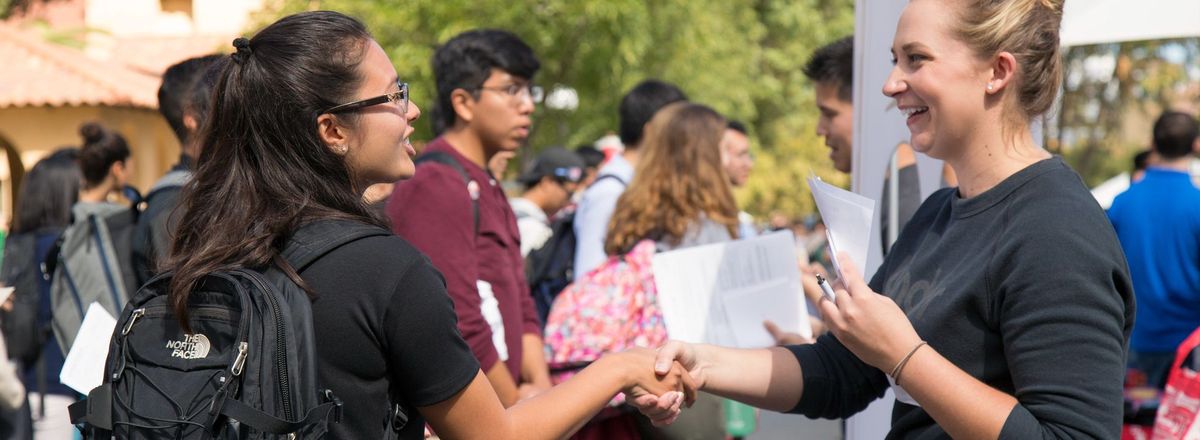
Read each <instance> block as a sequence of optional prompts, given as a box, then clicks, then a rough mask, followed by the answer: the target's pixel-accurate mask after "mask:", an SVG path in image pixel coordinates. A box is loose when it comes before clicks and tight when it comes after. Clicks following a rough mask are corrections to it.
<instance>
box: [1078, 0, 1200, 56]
mask: <svg viewBox="0 0 1200 440" xmlns="http://www.w3.org/2000/svg"><path fill="white" fill-rule="evenodd" d="M1065 6H1066V9H1065V10H1064V11H1063V21H1062V32H1061V33H1060V34H1059V41H1060V42H1061V43H1062V45H1063V46H1084V45H1088V44H1099V43H1115V42H1121V41H1141V40H1162V39H1168V38H1185V37H1200V1H1197V0H1140V1H1133V0H1072V1H1068V2H1066V4H1065Z"/></svg>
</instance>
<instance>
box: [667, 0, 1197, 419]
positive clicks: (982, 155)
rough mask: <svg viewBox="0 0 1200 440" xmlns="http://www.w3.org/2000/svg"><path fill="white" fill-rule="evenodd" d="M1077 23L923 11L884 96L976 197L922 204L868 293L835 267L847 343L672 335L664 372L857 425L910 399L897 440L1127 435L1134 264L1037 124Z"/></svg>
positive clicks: (836, 325)
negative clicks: (689, 339) (880, 406)
mask: <svg viewBox="0 0 1200 440" xmlns="http://www.w3.org/2000/svg"><path fill="white" fill-rule="evenodd" d="M1062 14H1063V2H1062V1H1061V0H1012V1H991V0H912V1H910V2H908V3H907V5H906V6H905V8H904V12H903V13H902V14H901V16H900V20H899V23H898V25H897V27H896V35H895V39H894V40H893V43H892V46H891V49H892V56H893V57H894V59H895V61H896V64H895V67H894V68H893V69H892V71H891V73H890V75H889V76H888V78H887V81H886V82H885V83H884V84H883V92H884V93H885V94H886V95H887V96H888V97H890V98H893V99H895V100H896V104H897V106H898V108H899V110H900V112H901V113H903V114H904V115H906V116H907V118H906V122H907V125H908V128H909V130H910V131H911V134H912V136H911V141H912V146H913V149H914V150H916V151H918V152H922V153H924V154H927V155H929V156H931V157H934V158H937V159H941V160H944V161H946V162H947V163H949V164H950V166H952V167H953V168H954V171H955V174H956V175H957V176H958V177H959V182H958V183H959V186H958V187H957V188H945V189H942V190H939V191H937V192H935V193H934V194H933V195H931V196H930V197H929V198H928V199H927V200H926V201H925V202H924V204H923V205H922V206H921V208H920V209H919V210H917V213H916V214H914V216H913V218H912V220H911V221H910V222H909V225H908V226H907V227H906V228H905V229H904V232H903V233H902V234H901V235H900V238H899V240H898V241H897V242H896V245H895V247H893V249H892V252H890V253H889V254H888V255H887V256H886V257H884V261H883V265H882V266H881V267H880V268H879V271H878V272H876V274H875V276H873V277H872V278H871V281H870V282H869V283H868V282H867V281H866V280H865V279H864V278H863V275H862V274H861V272H859V269H858V268H857V267H855V265H854V262H853V261H852V260H851V259H850V258H849V257H848V256H847V255H846V254H845V253H842V254H841V255H838V256H837V258H838V261H839V262H840V266H841V269H842V275H843V278H842V280H841V281H842V283H843V285H844V288H837V289H836V296H837V298H836V301H830V300H822V301H821V303H820V307H821V312H822V315H823V317H824V318H825V322H826V324H827V325H828V326H829V327H830V334H826V335H825V336H822V337H820V338H818V339H817V341H816V342H815V343H813V344H807V345H799V346H788V347H776V348H770V349H757V350H738V349H730V348H723V347H716V346H711V345H702V344H688V343H680V342H672V343H668V344H666V345H665V346H664V347H661V348H660V349H659V359H660V361H662V362H663V364H662V366H663V367H667V366H669V365H671V362H670V361H672V360H678V361H680V362H682V363H683V364H684V365H685V366H687V367H688V368H689V372H690V373H691V374H692V376H693V377H694V378H696V379H697V381H698V382H699V383H700V384H701V389H702V390H704V391H707V392H711V393H716V394H718V395H723V396H728V397H730V398H734V399H737V400H741V401H743V402H746V403H750V404H752V405H755V406H760V407H764V408H768V409H773V410H776V411H789V412H793V413H800V414H804V415H806V416H808V417H826V418H841V417H847V416H850V415H852V414H855V413H857V412H859V411H861V410H862V409H863V408H865V407H866V406H867V405H868V404H869V403H870V402H872V401H874V400H875V399H878V398H879V397H880V396H882V395H884V392H885V391H886V390H887V389H888V388H889V387H893V388H894V389H895V391H896V395H897V399H898V400H897V402H896V404H895V408H894V410H893V411H892V421H891V432H890V433H889V434H888V438H922V439H942V438H971V439H976V438H979V439H996V438H1002V439H1035V438H1105V439H1115V438H1120V437H1121V421H1122V415H1123V408H1122V406H1123V405H1122V401H1123V400H1122V382H1123V380H1122V379H1123V378H1124V376H1125V353H1126V351H1127V350H1128V348H1129V345H1128V341H1129V339H1128V338H1129V334H1130V330H1131V329H1132V327H1133V323H1134V319H1133V313H1134V298H1133V287H1132V285H1131V284H1130V277H1129V270H1128V269H1127V267H1126V264H1125V258H1124V254H1123V253H1122V251H1121V247H1120V243H1118V241H1117V237H1116V234H1115V233H1114V232H1113V228H1112V226H1111V225H1109V224H1108V221H1107V219H1106V218H1105V215H1104V212H1103V211H1102V210H1101V209H1100V206H1099V205H1098V204H1097V203H1096V200H1095V199H1094V198H1093V197H1092V195H1091V193H1090V191H1089V190H1088V188H1087V187H1085V186H1084V185H1083V182H1082V180H1081V179H1080V178H1079V175H1078V174H1076V173H1075V172H1074V171H1072V170H1071V169H1070V168H1069V167H1068V166H1067V165H1066V163H1064V161H1063V160H1062V159H1061V158H1059V157H1054V156H1051V155H1050V154H1049V153H1048V152H1046V151H1045V150H1043V149H1042V148H1041V147H1040V146H1039V145H1038V144H1037V143H1036V142H1035V141H1034V139H1033V136H1032V134H1031V130H1030V126H1029V121H1031V120H1035V119H1036V118H1037V117H1038V116H1039V115H1041V114H1043V113H1044V112H1045V111H1047V110H1048V109H1049V108H1050V107H1051V105H1052V104H1053V102H1054V99H1055V95H1056V92H1057V90H1058V89H1059V84H1060V83H1061V81H1062V57H1061V53H1060V51H1061V49H1060V44H1059V38H1058V31H1059V29H1060V26H1061V21H1062ZM1198 206H1200V205H1198ZM983 231H986V233H981V232H983ZM876 292H881V293H882V294H879V293H876ZM663 371H666V368H664V369H663ZM643 411H644V412H646V413H647V414H650V415H651V416H653V415H654V413H655V411H654V410H647V409H645V408H643Z"/></svg>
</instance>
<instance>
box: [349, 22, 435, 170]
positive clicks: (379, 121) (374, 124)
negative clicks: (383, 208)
mask: <svg viewBox="0 0 1200 440" xmlns="http://www.w3.org/2000/svg"><path fill="white" fill-rule="evenodd" d="M358 72H359V75H361V78H362V81H361V83H360V84H359V87H358V91H357V92H356V93H355V94H354V98H353V99H352V101H357V100H361V99H368V98H373V97H376V96H379V95H383V94H387V93H392V92H395V91H397V85H396V82H397V79H398V78H397V75H396V68H395V67H393V66H392V61H391V60H390V59H388V56H387V54H386V53H384V51H383V48H382V47H379V43H376V42H375V41H373V40H372V41H370V42H369V43H368V44H367V50H366V54H365V55H364V56H363V60H362V62H361V63H359V65H358ZM400 105H401V104H400V102H390V101H389V102H384V103H382V104H376V105H372V106H369V107H364V108H362V109H359V110H357V111H356V113H357V118H356V121H355V123H354V124H353V127H351V128H349V129H348V132H349V139H348V141H347V142H346V146H347V147H348V148H347V150H346V153H345V157H346V164H347V166H349V167H350V169H351V170H352V175H354V176H355V177H357V179H358V180H359V183H360V184H361V186H360V187H361V188H366V187H367V186H370V185H372V184H376V183H390V182H395V181H397V180H400V179H404V178H407V177H412V175H413V172H414V171H415V170H416V168H415V166H414V165H413V161H412V158H413V156H416V151H415V150H414V149H413V146H412V144H411V143H410V142H409V136H412V134H413V131H415V129H414V128H413V126H412V123H413V121H415V120H417V118H419V117H420V116H421V109H420V108H418V107H417V104H416V103H414V102H409V103H408V112H407V113H402V112H401V108H400Z"/></svg>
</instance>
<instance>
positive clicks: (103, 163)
mask: <svg viewBox="0 0 1200 440" xmlns="http://www.w3.org/2000/svg"><path fill="white" fill-rule="evenodd" d="M79 134H80V135H81V136H82V137H83V148H81V149H80V150H79V168H80V170H81V171H82V172H83V188H81V189H80V191H79V202H80V203H83V204H105V203H111V202H109V197H110V196H112V195H114V194H121V192H122V191H123V190H124V189H125V185H126V184H127V183H128V182H129V176H130V175H131V174H132V173H133V167H132V165H133V164H132V160H131V159H130V157H129V156H130V151H129V144H128V143H126V142H125V137H124V136H121V135H120V134H119V133H117V132H114V131H110V130H109V129H107V128H104V126H102V125H100V124H98V123H95V122H89V123H86V124H83V125H82V126H80V127H79ZM77 206H78V205H77ZM74 216H75V218H77V219H79V218H84V217H87V215H86V213H80V212H75V213H74Z"/></svg>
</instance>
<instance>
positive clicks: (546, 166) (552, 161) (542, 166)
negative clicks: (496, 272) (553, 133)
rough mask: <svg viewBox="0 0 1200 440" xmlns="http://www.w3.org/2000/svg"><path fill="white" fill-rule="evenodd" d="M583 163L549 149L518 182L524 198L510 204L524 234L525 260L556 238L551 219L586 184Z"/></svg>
mask: <svg viewBox="0 0 1200 440" xmlns="http://www.w3.org/2000/svg"><path fill="white" fill-rule="evenodd" d="M583 167H584V163H583V159H581V158H580V157H579V156H578V155H576V154H575V153H573V152H570V151H567V150H565V149H563V148H561V147H553V148H547V149H545V150H543V151H542V152H541V153H539V154H538V156H537V158H535V159H534V160H533V164H532V165H531V166H530V167H529V169H528V170H526V171H525V173H523V174H521V177H520V178H518V179H517V180H518V181H519V182H520V183H521V185H524V186H525V192H524V193H522V194H521V197H516V198H513V199H511V200H509V204H511V205H512V210H513V213H514V214H516V216H517V230H518V231H520V234H521V256H522V257H525V256H528V255H529V252H530V251H532V250H534V249H537V248H540V247H542V245H543V244H545V243H546V240H548V239H549V238H550V236H551V235H552V234H553V232H554V231H553V230H551V229H550V219H551V218H553V217H554V215H555V214H556V213H557V212H558V211H559V210H561V209H562V208H564V207H566V206H567V204H569V203H571V196H573V195H574V194H575V190H576V189H578V188H579V185H580V182H581V181H582V180H583Z"/></svg>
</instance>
